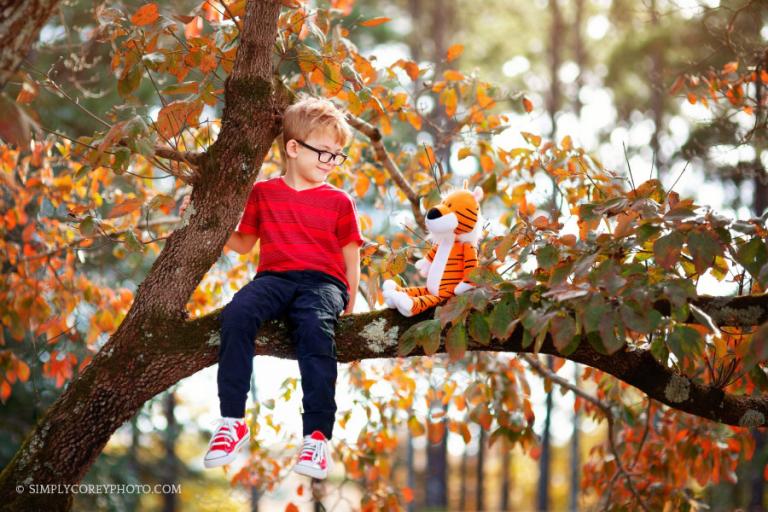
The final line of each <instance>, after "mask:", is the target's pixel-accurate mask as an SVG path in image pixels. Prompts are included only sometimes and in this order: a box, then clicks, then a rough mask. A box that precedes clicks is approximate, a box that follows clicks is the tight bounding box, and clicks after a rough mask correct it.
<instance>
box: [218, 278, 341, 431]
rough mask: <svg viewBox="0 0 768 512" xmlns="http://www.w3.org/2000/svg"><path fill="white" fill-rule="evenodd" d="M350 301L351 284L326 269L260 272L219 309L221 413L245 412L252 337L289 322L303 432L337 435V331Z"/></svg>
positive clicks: (235, 416)
mask: <svg viewBox="0 0 768 512" xmlns="http://www.w3.org/2000/svg"><path fill="white" fill-rule="evenodd" d="M348 301H349V293H348V292H347V287H346V286H345V285H344V283H342V282H341V281H340V280H338V279H336V278H335V277H332V276H330V275H328V274H325V273H324V272H316V271H313V270H291V271H285V272H272V271H266V272H259V273H258V274H257V275H256V277H254V279H253V280H252V281H251V282H250V283H248V284H247V285H245V286H244V287H243V288H241V289H240V290H239V291H238V292H237V293H235V296H234V297H233V298H232V302H230V303H229V304H227V305H226V306H225V307H224V309H223V310H222V312H221V318H220V319H221V345H220V346H219V370H218V374H217V378H216V380H217V383H218V387H219V405H220V410H221V415H222V416H225V417H230V418H242V417H243V416H245V401H246V398H247V396H248V390H249V389H250V383H251V372H252V371H253V354H254V341H255V339H256V334H257V332H258V330H259V328H260V327H261V325H262V324H263V323H264V322H266V321H267V320H272V319H275V318H283V319H285V320H286V322H287V324H288V328H289V331H290V335H291V340H292V341H293V342H294V343H295V344H296V355H297V358H298V360H299V372H300V373H301V389H302V391H303V393H304V396H303V398H302V405H303V408H304V412H303V414H302V421H303V430H304V433H303V434H304V435H309V434H311V433H312V432H314V431H315V430H319V431H321V432H322V433H323V434H324V435H325V437H326V438H327V439H331V437H332V434H333V424H334V422H335V415H336V400H335V392H336V374H337V372H336V343H335V341H334V331H335V329H336V326H337V324H338V320H339V316H340V315H341V313H342V312H343V311H344V308H346V306H347V303H348Z"/></svg>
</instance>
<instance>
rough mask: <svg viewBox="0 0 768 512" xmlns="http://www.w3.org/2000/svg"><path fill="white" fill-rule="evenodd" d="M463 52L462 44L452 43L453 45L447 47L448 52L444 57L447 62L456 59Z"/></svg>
mask: <svg viewBox="0 0 768 512" xmlns="http://www.w3.org/2000/svg"><path fill="white" fill-rule="evenodd" d="M463 52H464V45H462V44H454V45H453V46H451V47H450V48H448V53H447V55H446V58H447V59H448V62H451V61H452V60H453V59H456V58H457V57H458V56H459V55H461V54H462V53H463Z"/></svg>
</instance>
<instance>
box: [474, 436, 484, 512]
mask: <svg viewBox="0 0 768 512" xmlns="http://www.w3.org/2000/svg"><path fill="white" fill-rule="evenodd" d="M475 469H476V475H477V476H476V478H475V483H476V485H475V503H476V504H477V510H485V429H483V428H482V427H480V436H479V437H478V440H477V466H476V468H475Z"/></svg>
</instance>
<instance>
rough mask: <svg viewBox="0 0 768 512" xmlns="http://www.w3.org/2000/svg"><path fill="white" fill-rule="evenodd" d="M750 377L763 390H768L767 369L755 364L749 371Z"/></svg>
mask: <svg viewBox="0 0 768 512" xmlns="http://www.w3.org/2000/svg"><path fill="white" fill-rule="evenodd" d="M749 377H750V378H751V379H752V382H753V383H754V384H755V385H756V386H757V389H759V390H760V391H762V392H765V391H768V376H766V375H765V370H764V369H763V368H760V367H759V366H755V367H754V368H752V369H751V370H750V371H749Z"/></svg>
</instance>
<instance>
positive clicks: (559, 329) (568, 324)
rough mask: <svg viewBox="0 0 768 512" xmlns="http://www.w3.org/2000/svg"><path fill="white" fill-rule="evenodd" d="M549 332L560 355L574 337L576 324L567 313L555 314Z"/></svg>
mask: <svg viewBox="0 0 768 512" xmlns="http://www.w3.org/2000/svg"><path fill="white" fill-rule="evenodd" d="M549 332H550V333H551V334H552V342H553V343H554V344H555V347H556V348H557V351H558V352H560V353H562V352H563V350H565V348H566V347H567V346H568V345H570V344H571V342H572V341H573V337H574V336H576V322H575V321H574V319H573V317H571V315H569V314H568V313H565V314H557V315H555V317H554V318H552V320H551V322H550V327H549Z"/></svg>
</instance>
